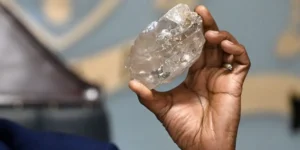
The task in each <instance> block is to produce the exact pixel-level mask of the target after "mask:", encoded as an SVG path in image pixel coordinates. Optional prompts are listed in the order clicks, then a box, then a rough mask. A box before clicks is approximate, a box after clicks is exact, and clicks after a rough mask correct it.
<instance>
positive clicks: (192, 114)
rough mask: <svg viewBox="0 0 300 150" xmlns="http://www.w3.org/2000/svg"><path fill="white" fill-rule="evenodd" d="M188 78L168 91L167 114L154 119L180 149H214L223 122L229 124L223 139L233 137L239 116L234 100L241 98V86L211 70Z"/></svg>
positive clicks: (202, 70)
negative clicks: (227, 136) (169, 98)
mask: <svg viewBox="0 0 300 150" xmlns="http://www.w3.org/2000/svg"><path fill="white" fill-rule="evenodd" d="M192 78H194V79H193V80H192V81H188V80H186V81H185V82H183V83H182V84H181V85H180V86H178V87H177V88H176V89H174V90H172V99H171V100H170V101H171V102H172V104H171V106H170V105H169V106H170V107H169V110H168V111H166V113H165V114H164V113H162V114H161V115H160V116H158V118H159V119H160V120H161V121H162V123H163V124H164V126H165V127H166V129H167V130H168V132H169V134H170V135H171V137H172V138H173V140H174V141H175V142H176V143H177V144H178V145H179V146H180V147H185V148H193V149H194V148H199V149H202V148H205V147H208V145H214V143H216V142H217V141H216V139H215V138H216V137H220V136H221V135H222V134H224V132H223V131H222V132H217V131H218V130H217V129H219V128H224V126H223V125H224V123H225V122H224V121H226V122H228V123H233V124H231V125H230V126H228V130H227V131H228V133H227V135H231V136H235V135H234V134H235V133H236V130H235V129H237V128H236V127H237V125H238V122H239V114H240V109H239V108H240V107H239V106H240V103H239V101H238V100H235V99H236V98H237V97H238V96H239V95H240V94H241V86H242V85H241V84H239V83H238V82H236V83H234V84H233V83H232V82H231V79H233V78H237V77H234V76H232V75H231V74H228V71H227V70H224V69H219V68H214V67H212V68H203V69H201V70H197V72H196V76H193V77H192ZM237 79H238V78H237ZM195 83H196V84H195ZM220 85H222V86H220ZM219 99H221V101H219ZM230 101H235V103H234V104H232V103H231V102H230ZM229 114H230V115H229ZM225 119H226V120H225ZM222 120H223V121H222ZM217 121H220V122H221V123H222V124H220V123H218V122H217ZM231 130H232V131H231ZM199 141H201V142H199ZM210 148H212V147H211V146H210Z"/></svg>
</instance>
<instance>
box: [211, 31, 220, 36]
mask: <svg viewBox="0 0 300 150" xmlns="http://www.w3.org/2000/svg"><path fill="white" fill-rule="evenodd" d="M209 32H210V33H211V34H214V35H217V34H219V32H218V31H213V30H210V31H209Z"/></svg>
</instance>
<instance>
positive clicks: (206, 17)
mask: <svg viewBox="0 0 300 150" xmlns="http://www.w3.org/2000/svg"><path fill="white" fill-rule="evenodd" d="M195 11H196V12H197V13H198V14H199V15H200V16H201V17H202V19H203V27H204V32H206V31H208V30H215V31H218V30H219V28H218V25H217V23H216V21H215V19H214V18H213V17H212V15H211V13H210V12H209V11H208V9H207V8H206V7H205V6H203V5H200V6H198V7H196V8H195Z"/></svg>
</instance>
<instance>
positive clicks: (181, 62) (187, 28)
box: [125, 4, 205, 89]
mask: <svg viewBox="0 0 300 150" xmlns="http://www.w3.org/2000/svg"><path fill="white" fill-rule="evenodd" d="M204 43H205V38H204V35H203V30H202V18H201V17H200V16H199V15H198V14H197V13H195V12H192V11H191V10H190V8H189V6H188V5H186V4H178V5H176V6H175V7H174V8H172V9H171V10H169V11H168V12H167V13H166V14H165V15H164V16H162V17H161V18H160V19H159V20H158V21H154V22H152V23H151V24H150V25H149V26H148V27H147V28H146V29H145V30H144V31H143V32H141V33H140V34H139V36H138V37H137V39H136V40H135V42H134V45H133V46H132V47H131V52H130V54H129V57H128V60H127V62H126V66H125V67H126V68H127V69H128V70H129V73H130V76H131V78H132V79H135V80H138V81H139V82H141V83H142V84H144V85H145V86H146V87H148V88H149V89H153V88H156V87H157V86H158V85H160V84H163V83H169V82H171V81H173V80H174V79H175V77H177V76H179V75H180V74H182V73H183V72H185V71H186V70H187V69H188V68H189V67H191V65H192V64H193V63H195V61H196V60H197V59H198V58H199V57H200V55H201V52H202V48H203V45H204Z"/></svg>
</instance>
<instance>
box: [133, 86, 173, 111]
mask: <svg viewBox="0 0 300 150" xmlns="http://www.w3.org/2000/svg"><path fill="white" fill-rule="evenodd" d="M129 88H130V89H131V90H132V91H133V92H134V93H136V94H137V96H138V98H139V101H140V102H141V104H143V105H144V106H145V107H146V108H148V109H149V110H150V111H152V112H153V113H154V114H155V115H162V113H166V111H167V110H169V108H170V107H171V104H172V102H171V100H172V99H171V96H168V95H169V94H168V92H158V91H155V90H149V89H148V88H147V87H146V86H144V85H143V84H142V83H140V82H138V81H136V80H132V81H130V82H129Z"/></svg>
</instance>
